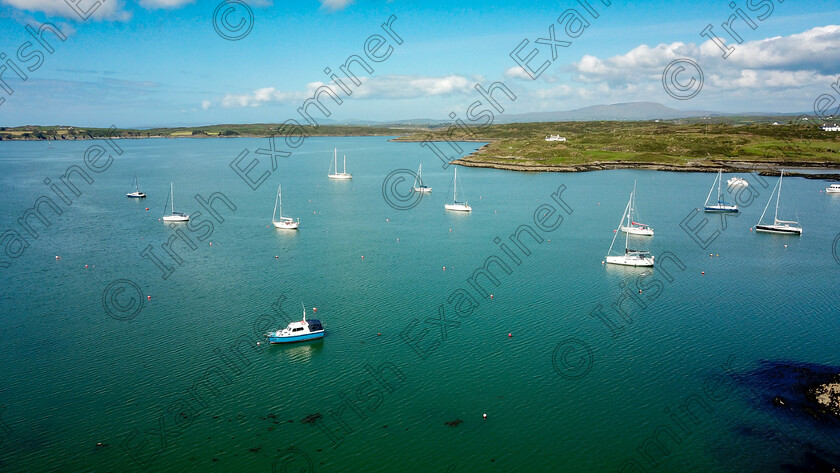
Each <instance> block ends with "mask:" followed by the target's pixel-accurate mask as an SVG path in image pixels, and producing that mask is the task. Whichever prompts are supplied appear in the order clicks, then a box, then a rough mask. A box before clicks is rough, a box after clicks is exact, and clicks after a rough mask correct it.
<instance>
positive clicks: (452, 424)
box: [444, 419, 464, 427]
mask: <svg viewBox="0 0 840 473" xmlns="http://www.w3.org/2000/svg"><path fill="white" fill-rule="evenodd" d="M461 422H464V421H462V420H461V419H455V420H450V421H449V422H444V424H446V425H448V426H450V427H458V424H460V423H461Z"/></svg>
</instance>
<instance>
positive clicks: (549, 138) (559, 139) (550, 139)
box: [545, 135, 566, 141]
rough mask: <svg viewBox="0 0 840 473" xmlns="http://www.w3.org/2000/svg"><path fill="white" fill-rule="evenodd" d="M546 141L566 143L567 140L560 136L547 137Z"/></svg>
mask: <svg viewBox="0 0 840 473" xmlns="http://www.w3.org/2000/svg"><path fill="white" fill-rule="evenodd" d="M545 141H566V138H565V137H563V136H560V135H551V136H546V137H545Z"/></svg>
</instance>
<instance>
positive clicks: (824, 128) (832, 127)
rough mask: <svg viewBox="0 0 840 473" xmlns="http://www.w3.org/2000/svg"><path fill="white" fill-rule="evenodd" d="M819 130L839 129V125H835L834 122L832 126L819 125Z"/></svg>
mask: <svg viewBox="0 0 840 473" xmlns="http://www.w3.org/2000/svg"><path fill="white" fill-rule="evenodd" d="M820 130H822V131H840V126H837V124H836V123H835V124H834V125H833V126H832V125H823V126H821V127H820Z"/></svg>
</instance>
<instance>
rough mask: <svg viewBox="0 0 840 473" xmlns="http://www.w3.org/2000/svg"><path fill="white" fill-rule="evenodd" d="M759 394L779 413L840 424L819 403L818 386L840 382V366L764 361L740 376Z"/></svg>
mask: <svg viewBox="0 0 840 473" xmlns="http://www.w3.org/2000/svg"><path fill="white" fill-rule="evenodd" d="M738 379H741V380H742V381H743V383H744V384H745V385H746V386H748V387H749V388H750V389H751V390H752V391H753V392H755V394H756V395H757V396H758V400H759V402H760V403H762V404H764V405H766V406H768V407H770V408H772V409H774V410H775V411H776V412H787V413H789V414H790V415H793V416H795V417H805V416H807V417H808V418H813V419H816V420H818V421H821V423H825V424H827V425H831V426H835V427H837V426H840V423H838V418H837V417H836V416H835V415H833V414H832V413H831V412H830V411H828V410H827V409H825V408H824V407H823V406H821V405H820V404H818V403H817V402H816V388H817V387H818V386H820V385H823V384H827V383H836V382H838V381H840V367H837V366H824V365H816V364H813V363H796V362H773V361H762V362H761V363H760V366H759V368H758V369H755V370H753V371H750V372H747V373H746V374H744V375H741V376H738Z"/></svg>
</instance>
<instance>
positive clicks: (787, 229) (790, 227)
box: [755, 171, 802, 235]
mask: <svg viewBox="0 0 840 473" xmlns="http://www.w3.org/2000/svg"><path fill="white" fill-rule="evenodd" d="M784 175H785V172H784V171H782V173H781V174H780V175H779V182H777V183H776V187H774V188H773V193H774V194H776V213H775V215H774V216H773V224H772V225H762V224H761V221H762V220H764V214H765V213H767V208H768V207H770V202H773V194H770V200H768V201H767V205H765V206H764V212H762V213H761V218H759V219H758V223H757V224H756V225H755V231H757V232H767V233H782V234H785V235H802V227H800V226H799V222H794V221H791V220H779V199H781V197H782V177H783V176H784ZM777 190H778V193H776V191H777Z"/></svg>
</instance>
